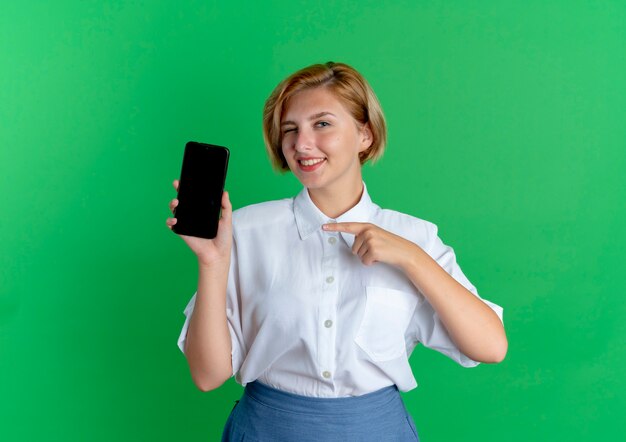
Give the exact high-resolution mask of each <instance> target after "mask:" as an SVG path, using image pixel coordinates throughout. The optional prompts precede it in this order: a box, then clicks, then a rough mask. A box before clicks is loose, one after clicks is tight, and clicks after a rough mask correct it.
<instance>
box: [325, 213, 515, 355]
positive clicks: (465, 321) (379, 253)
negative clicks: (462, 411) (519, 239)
mask: <svg viewBox="0 0 626 442" xmlns="http://www.w3.org/2000/svg"><path fill="white" fill-rule="evenodd" d="M324 229H325V230H329V231H343V232H347V233H351V234H354V235H355V240H354V244H353V246H352V252H353V253H354V254H355V255H357V256H359V258H360V259H361V261H362V262H363V264H365V265H371V264H373V263H375V262H385V263H387V264H391V265H394V266H396V267H398V268H400V269H401V270H402V271H403V272H404V273H405V274H406V275H407V277H408V278H409V280H410V281H411V282H412V283H413V285H414V286H415V287H416V288H417V289H418V290H419V291H420V292H421V293H422V294H423V295H424V297H425V298H426V299H427V300H428V302H429V303H430V305H431V306H432V307H433V309H434V310H435V311H436V312H437V314H438V315H439V317H440V318H441V321H442V323H443V324H444V326H445V327H446V330H447V331H448V334H449V335H450V337H451V338H452V340H453V341H454V343H455V345H456V346H457V347H458V348H459V350H460V351H461V352H462V353H463V354H465V355H466V356H468V357H469V358H471V359H473V360H475V361H478V362H487V363H497V362H500V361H502V360H503V359H504V357H505V355H506V351H507V347H508V343H507V339H506V334H505V332H504V326H503V325H502V322H501V321H500V318H498V315H496V313H495V312H494V311H493V310H492V309H491V308H489V306H487V305H486V304H485V303H484V302H482V301H481V300H480V299H479V298H477V297H476V296H474V295H473V294H472V293H471V292H470V291H469V290H467V289H466V288H465V287H463V285H461V284H460V283H459V282H457V281H456V280H455V279H454V278H453V277H452V276H450V275H449V274H448V273H447V272H446V271H445V270H444V269H443V268H441V267H440V266H439V264H437V262H436V261H435V260H433V259H432V258H431V257H430V255H428V253H426V252H425V251H424V250H423V249H422V248H421V247H419V246H418V245H417V244H415V243H413V242H411V241H408V240H406V239H404V238H402V237H400V236H397V235H394V234H393V233H390V232H388V231H386V230H383V229H381V228H379V227H377V226H375V225H373V224H369V223H336V224H327V225H325V226H324Z"/></svg>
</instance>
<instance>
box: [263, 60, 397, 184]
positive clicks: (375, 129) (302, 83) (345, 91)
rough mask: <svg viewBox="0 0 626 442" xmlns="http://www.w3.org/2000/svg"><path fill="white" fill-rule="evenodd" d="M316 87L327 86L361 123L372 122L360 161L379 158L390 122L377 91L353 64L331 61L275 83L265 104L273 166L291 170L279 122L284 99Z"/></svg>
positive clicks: (265, 132) (266, 137) (265, 129)
mask: <svg viewBox="0 0 626 442" xmlns="http://www.w3.org/2000/svg"><path fill="white" fill-rule="evenodd" d="M316 87H326V88H327V89H328V90H329V91H331V92H332V93H333V94H334V95H335V96H336V97H337V99H339V101H341V103H342V104H343V105H344V106H345V107H346V109H347V110H348V112H349V113H350V114H351V115H352V117H353V118H354V119H355V120H356V121H358V122H359V123H361V124H369V127H370V130H371V131H372V137H373V141H372V145H371V146H370V147H369V148H367V149H366V150H365V151H363V152H361V153H360V154H359V159H360V161H361V164H365V163H366V162H367V161H370V160H371V161H372V162H374V161H376V160H377V159H379V158H380V157H381V156H382V155H383V152H384V150H385V145H386V143H387V125H386V123H385V116H384V115H383V111H382V109H381V107H380V103H379V102H378V98H376V94H374V91H373V90H372V88H371V87H370V85H369V84H368V83H367V81H366V80H365V78H363V76H362V75H361V74H359V73H358V72H357V71H356V70H355V69H354V68H352V67H350V66H348V65H346V64H343V63H333V62H331V61H329V62H328V63H324V64H314V65H311V66H309V67H306V68H304V69H301V70H299V71H297V72H295V73H293V74H292V75H290V76H289V77H287V78H286V79H284V80H283V81H282V82H280V83H279V84H278V86H276V88H275V89H274V91H273V92H272V94H271V95H270V96H269V98H268V99H267V101H266V102H265V107H264V108H263V139H264V140H265V148H266V149H267V154H268V155H269V157H270V161H271V162H272V166H274V168H275V169H277V170H279V171H282V172H284V171H287V170H289V166H288V165H287V160H285V157H284V155H283V152H282V132H281V130H280V123H281V119H282V116H283V112H284V110H285V103H286V102H287V100H289V99H290V98H291V97H293V96H294V95H295V94H296V93H298V92H300V91H302V90H305V89H312V88H316Z"/></svg>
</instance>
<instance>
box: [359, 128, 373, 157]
mask: <svg viewBox="0 0 626 442" xmlns="http://www.w3.org/2000/svg"><path fill="white" fill-rule="evenodd" d="M373 142H374V134H372V129H371V128H370V124H369V123H365V124H364V125H363V126H361V149H360V150H359V152H363V151H365V150H367V149H369V148H370V146H371V145H372V143H373Z"/></svg>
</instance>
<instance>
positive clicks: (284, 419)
mask: <svg viewBox="0 0 626 442" xmlns="http://www.w3.org/2000/svg"><path fill="white" fill-rule="evenodd" d="M240 441H261V442H265V441H268V442H283V441H284V442H291V441H298V442H307V441H311V442H334V441H338V442H339V441H341V442H346V441H376V442H383V441H389V442H391V441H393V442H405V441H406V442H408V441H412V442H414V441H419V438H418V436H417V430H416V429H415V424H414V423H413V419H412V418H411V416H410V415H409V413H408V412H407V411H406V408H405V407H404V403H403V402H402V398H401V397H400V393H399V392H398V388H397V387H396V386H395V385H393V386H390V387H386V388H383V389H380V390H378V391H375V392H373V393H368V394H364V395H362V396H355V397H344V398H313V397H307V396H300V395H296V394H293V393H287V392H284V391H281V390H277V389H275V388H272V387H269V386H267V385H264V384H262V383H260V382H258V381H255V382H251V383H249V384H247V385H246V388H245V390H244V394H243V396H242V397H241V400H239V401H238V402H237V403H236V404H235V407H234V408H233V411H232V412H231V413H230V416H229V417H228V420H227V421H226V426H225V428H224V433H223V434H222V442H240Z"/></svg>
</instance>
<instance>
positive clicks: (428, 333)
mask: <svg viewBox="0 0 626 442" xmlns="http://www.w3.org/2000/svg"><path fill="white" fill-rule="evenodd" d="M430 227H431V228H430V229H429V237H430V238H429V242H428V247H427V248H426V252H427V253H428V254H429V255H430V256H431V257H432V258H433V259H434V260H435V261H437V264H439V265H440V266H441V267H442V268H443V269H444V270H445V271H446V272H448V273H449V274H450V275H451V276H452V277H453V278H454V279H455V280H456V281H457V282H459V283H460V284H462V285H463V286H464V287H465V288H466V289H467V290H469V291H470V292H471V293H472V294H473V295H474V296H476V297H477V298H479V299H480V300H481V301H483V302H484V303H485V304H487V305H488V306H489V307H490V308H491V309H492V310H493V311H494V312H495V313H496V314H497V315H498V317H499V318H500V321H502V313H503V310H502V307H500V306H499V305H496V304H494V303H492V302H490V301H487V300H485V299H482V298H481V297H480V296H479V295H478V291H477V290H476V287H474V285H472V283H471V282H470V281H469V280H468V279H467V277H466V276H465V275H464V274H463V272H462V271H461V267H459V265H458V263H457V262H456V255H455V254H454V250H452V248H451V247H449V246H447V245H445V244H444V243H443V242H442V241H441V239H440V238H439V236H438V235H437V230H438V229H437V226H436V225H434V224H431V226H430ZM415 314H416V315H417V324H418V327H417V339H418V340H419V341H420V342H421V343H422V344H423V345H424V346H425V347H428V348H432V349H433V350H437V351H438V352H440V353H443V354H444V355H446V356H448V357H449V358H451V359H453V360H454V361H456V362H457V363H459V364H460V365H462V366H463V367H475V366H477V365H478V364H479V362H477V361H474V360H472V359H470V358H469V357H467V356H466V355H464V354H463V353H461V351H460V350H459V349H458V348H457V346H456V345H455V344H454V342H453V341H452V339H451V338H450V335H449V334H448V332H447V330H446V328H445V327H444V325H443V323H442V322H441V318H440V317H439V315H438V314H437V312H435V310H434V309H433V308H432V306H431V305H430V303H429V302H427V301H425V302H423V303H421V305H420V306H419V307H418V309H417V311H416V313H415Z"/></svg>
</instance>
